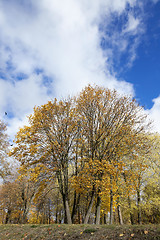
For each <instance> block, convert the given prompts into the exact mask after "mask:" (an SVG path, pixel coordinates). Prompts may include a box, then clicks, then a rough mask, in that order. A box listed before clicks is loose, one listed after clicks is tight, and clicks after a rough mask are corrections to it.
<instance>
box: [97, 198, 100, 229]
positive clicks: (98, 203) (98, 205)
mask: <svg viewBox="0 0 160 240" xmlns="http://www.w3.org/2000/svg"><path fill="white" fill-rule="evenodd" d="M100 215H101V197H100V196H98V197H97V205H96V225H99V224H100Z"/></svg>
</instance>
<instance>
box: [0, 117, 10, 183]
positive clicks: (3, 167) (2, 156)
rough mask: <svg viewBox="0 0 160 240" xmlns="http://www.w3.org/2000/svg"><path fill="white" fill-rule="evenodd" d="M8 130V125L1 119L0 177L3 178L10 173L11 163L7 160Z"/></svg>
mask: <svg viewBox="0 0 160 240" xmlns="http://www.w3.org/2000/svg"><path fill="white" fill-rule="evenodd" d="M6 130H7V128H6V125H5V124H4V123H3V122H2V121H1V120H0V177H1V178H3V179H4V178H5V176H6V175H8V174H9V163H8V162H7V158H8V156H7V152H8V151H9V141H8V136H7V134H6Z"/></svg>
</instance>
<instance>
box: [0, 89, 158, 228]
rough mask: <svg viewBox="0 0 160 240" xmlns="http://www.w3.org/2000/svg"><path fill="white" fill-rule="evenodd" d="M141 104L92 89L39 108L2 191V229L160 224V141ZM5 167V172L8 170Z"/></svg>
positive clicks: (19, 139)
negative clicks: (32, 225)
mask: <svg viewBox="0 0 160 240" xmlns="http://www.w3.org/2000/svg"><path fill="white" fill-rule="evenodd" d="M149 127H150V122H149V121H148V119H147V116H146V115H145V114H144V110H143V108H142V107H141V106H139V105H138V104H137V102H136V101H135V100H134V99H131V98H130V97H127V96H120V95H119V94H118V93H117V92H116V91H111V90H109V89H105V88H101V87H98V86H96V87H92V86H90V85H89V86H87V87H86V88H85V89H84V90H83V91H82V92H81V93H80V94H79V95H78V96H77V97H73V98H71V97H70V98H68V99H64V100H60V101H57V100H56V99H55V100H54V101H53V102H51V101H49V102H48V103H47V104H44V105H42V106H39V107H35V108H34V113H33V114H32V115H31V116H30V117H29V125H28V126H24V127H23V128H21V129H20V130H19V132H18V133H17V135H16V139H15V146H14V147H13V148H12V150H11V151H10V156H11V157H12V158H13V159H15V161H17V163H18V164H19V167H18V173H17V177H16V180H12V181H9V182H4V184H2V185H1V189H0V196H1V197H0V198H1V199H0V221H1V222H3V223H8V222H12V223H27V222H32V223H51V222H56V223H69V224H71V223H85V224H86V223H96V224H100V223H107V222H108V223H110V224H112V223H118V222H119V223H120V224H123V223H131V224H134V223H142V222H145V223H146V222H151V223H157V222H160V189H159V183H160V176H159V151H160V143H159V140H160V138H159V135H158V134H157V135H155V134H154V135H153V134H151V133H150V129H149ZM2 168H3V167H2Z"/></svg>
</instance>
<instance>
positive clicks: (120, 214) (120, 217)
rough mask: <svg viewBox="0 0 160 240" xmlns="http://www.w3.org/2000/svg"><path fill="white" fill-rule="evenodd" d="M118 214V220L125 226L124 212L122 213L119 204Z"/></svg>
mask: <svg viewBox="0 0 160 240" xmlns="http://www.w3.org/2000/svg"><path fill="white" fill-rule="evenodd" d="M117 212H118V220H119V224H120V225H123V218H122V212H121V206H120V205H119V204H118V206H117Z"/></svg>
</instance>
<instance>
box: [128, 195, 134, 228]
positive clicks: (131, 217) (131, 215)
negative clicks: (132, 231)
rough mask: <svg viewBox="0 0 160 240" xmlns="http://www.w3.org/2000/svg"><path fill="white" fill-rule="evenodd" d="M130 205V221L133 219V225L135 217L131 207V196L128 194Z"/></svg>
mask: <svg viewBox="0 0 160 240" xmlns="http://www.w3.org/2000/svg"><path fill="white" fill-rule="evenodd" d="M128 206H129V215H130V221H131V224H132V225H133V224H134V217H133V214H132V208H131V199H130V196H128Z"/></svg>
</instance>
